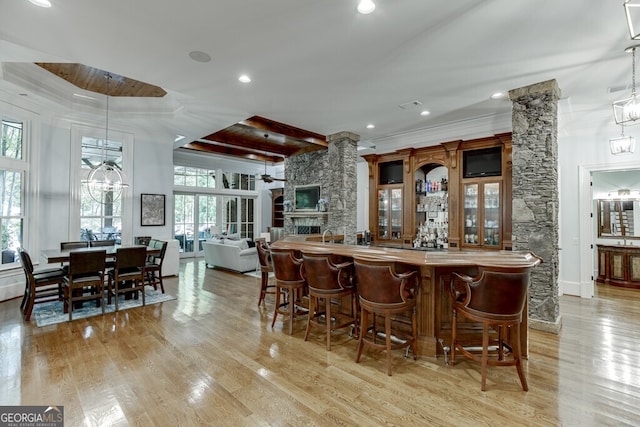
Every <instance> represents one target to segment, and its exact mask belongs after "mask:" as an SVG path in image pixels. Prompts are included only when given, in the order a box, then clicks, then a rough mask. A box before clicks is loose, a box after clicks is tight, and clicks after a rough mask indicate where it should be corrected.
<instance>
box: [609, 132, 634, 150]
mask: <svg viewBox="0 0 640 427" xmlns="http://www.w3.org/2000/svg"><path fill="white" fill-rule="evenodd" d="M620 127H621V128H622V132H621V135H620V136H619V137H617V138H611V139H610V140H609V148H610V149H611V154H625V153H633V152H634V151H635V149H636V139H635V138H634V137H632V136H624V125H620Z"/></svg>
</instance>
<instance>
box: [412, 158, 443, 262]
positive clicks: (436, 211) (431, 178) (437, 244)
mask: <svg viewBox="0 0 640 427" xmlns="http://www.w3.org/2000/svg"><path fill="white" fill-rule="evenodd" d="M414 178H415V209H414V221H413V233H414V234H413V247H414V248H418V247H419V248H425V249H442V248H446V247H448V239H449V203H448V185H449V170H448V168H447V167H446V166H444V165H443V164H441V163H435V162H429V163H424V164H422V165H419V166H418V167H416V169H415V173H414Z"/></svg>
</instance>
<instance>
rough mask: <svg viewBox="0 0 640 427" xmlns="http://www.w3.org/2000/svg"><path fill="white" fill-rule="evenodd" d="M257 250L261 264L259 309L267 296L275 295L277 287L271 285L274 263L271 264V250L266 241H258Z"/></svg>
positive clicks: (260, 239) (261, 239)
mask: <svg viewBox="0 0 640 427" xmlns="http://www.w3.org/2000/svg"><path fill="white" fill-rule="evenodd" d="M256 250H257V252H258V262H259V263H260V298H259V299H258V307H260V304H261V303H262V302H264V298H265V296H266V295H267V294H275V289H274V288H275V287H276V285H270V284H269V273H273V262H271V249H270V248H269V244H268V243H267V241H266V239H264V238H259V239H256Z"/></svg>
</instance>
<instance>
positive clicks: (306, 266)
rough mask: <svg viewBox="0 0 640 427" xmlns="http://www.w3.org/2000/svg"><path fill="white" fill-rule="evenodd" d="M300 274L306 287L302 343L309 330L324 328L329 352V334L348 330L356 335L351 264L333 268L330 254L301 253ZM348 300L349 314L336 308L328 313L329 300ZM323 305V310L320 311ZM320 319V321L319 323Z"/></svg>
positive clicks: (356, 313)
mask: <svg viewBox="0 0 640 427" xmlns="http://www.w3.org/2000/svg"><path fill="white" fill-rule="evenodd" d="M302 260H303V274H304V277H305V279H306V280H307V285H308V286H309V316H308V318H307V331H306V332H305V334H304V340H305V341H306V340H307V339H308V338H309V332H310V331H311V326H316V327H320V328H324V329H325V331H326V334H327V351H331V331H334V330H337V329H341V328H347V327H349V326H351V327H352V328H353V330H354V331H357V323H358V320H357V318H358V305H357V299H356V292H355V289H356V288H355V286H354V283H353V282H354V277H353V262H342V263H339V264H336V263H335V262H334V256H333V255H331V254H330V253H319V252H309V251H302ZM332 299H334V300H338V301H339V302H340V306H341V305H342V300H346V299H348V300H349V301H348V305H349V306H350V311H351V312H350V313H343V312H342V310H340V306H338V307H334V308H335V311H332V309H331V300H332ZM320 300H322V301H324V310H321V309H320ZM323 318H324V320H323Z"/></svg>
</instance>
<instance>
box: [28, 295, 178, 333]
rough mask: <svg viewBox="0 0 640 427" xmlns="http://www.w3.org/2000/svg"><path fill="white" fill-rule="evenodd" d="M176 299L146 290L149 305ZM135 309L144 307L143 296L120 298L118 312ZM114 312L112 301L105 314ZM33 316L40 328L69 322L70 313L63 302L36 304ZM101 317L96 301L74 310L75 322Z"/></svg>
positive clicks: (105, 308) (106, 306) (100, 310)
mask: <svg viewBox="0 0 640 427" xmlns="http://www.w3.org/2000/svg"><path fill="white" fill-rule="evenodd" d="M174 299H176V297H174V296H173V295H169V294H163V293H162V292H161V291H156V290H154V289H151V288H148V289H145V302H146V304H147V305H151V304H158V303H161V302H165V301H171V300H174ZM135 307H142V296H139V297H138V299H125V296H124V295H119V296H118V311H122V310H127V309H129V308H135ZM114 311H116V306H115V302H114V301H113V299H112V300H111V304H107V305H105V307H104V312H105V314H107V313H113V312H114ZM33 315H34V316H35V319H36V325H37V326H39V327H40V326H49V325H54V324H56V323H62V322H66V321H68V320H69V313H63V304H62V301H53V302H47V303H43V304H36V305H35V306H34V307H33ZM100 315H102V309H101V308H100V307H96V304H95V301H88V302H85V304H84V307H82V308H78V309H75V310H73V320H78V319H86V318H87V317H92V316H100Z"/></svg>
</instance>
